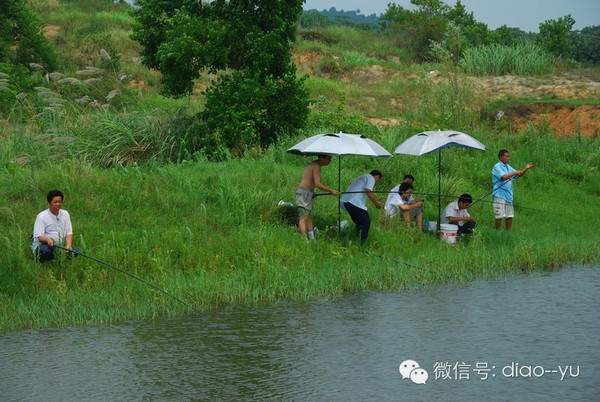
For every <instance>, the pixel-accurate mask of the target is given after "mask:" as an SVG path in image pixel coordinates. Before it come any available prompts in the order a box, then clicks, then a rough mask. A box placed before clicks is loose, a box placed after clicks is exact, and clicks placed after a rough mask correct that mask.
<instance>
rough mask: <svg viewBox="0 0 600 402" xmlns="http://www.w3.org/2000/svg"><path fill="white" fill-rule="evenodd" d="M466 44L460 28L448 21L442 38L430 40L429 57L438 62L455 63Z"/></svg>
mask: <svg viewBox="0 0 600 402" xmlns="http://www.w3.org/2000/svg"><path fill="white" fill-rule="evenodd" d="M467 46H468V42H467V38H466V37H465V36H464V35H463V33H462V30H461V29H460V28H459V27H458V26H457V25H455V24H454V23H453V22H450V23H448V27H447V29H446V32H444V37H443V38H442V40H441V41H439V42H431V46H430V50H429V55H430V56H429V57H430V58H431V59H432V60H435V61H438V62H442V63H451V64H457V63H458V61H459V60H460V58H461V56H462V54H463V52H464V50H465V49H466V48H467Z"/></svg>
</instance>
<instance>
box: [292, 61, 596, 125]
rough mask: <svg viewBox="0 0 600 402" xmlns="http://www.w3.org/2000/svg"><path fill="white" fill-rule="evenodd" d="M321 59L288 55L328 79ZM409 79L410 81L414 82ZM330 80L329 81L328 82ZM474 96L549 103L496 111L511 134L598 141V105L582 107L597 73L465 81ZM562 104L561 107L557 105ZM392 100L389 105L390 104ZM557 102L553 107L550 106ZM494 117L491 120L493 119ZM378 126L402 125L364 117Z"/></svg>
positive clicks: (385, 75)
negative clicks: (534, 132) (536, 130)
mask: <svg viewBox="0 0 600 402" xmlns="http://www.w3.org/2000/svg"><path fill="white" fill-rule="evenodd" d="M322 57H323V55H322V54H321V53H319V52H313V51H308V52H304V53H296V54H294V55H293V61H294V62H295V64H296V65H297V66H298V71H299V72H301V73H303V74H309V75H324V76H328V75H329V74H328V72H327V71H323V69H322V68H321V62H322ZM335 75H336V77H335V79H339V80H341V81H342V82H345V83H347V84H350V83H352V82H361V83H377V82H381V81H384V80H390V79H391V80H407V81H410V80H415V79H418V78H419V77H417V76H416V75H415V73H413V74H412V75H411V74H408V75H403V74H399V73H398V72H396V73H392V75H390V72H389V71H386V70H385V69H384V68H383V67H382V66H378V65H375V66H371V67H369V68H365V69H355V70H354V71H351V72H341V71H339V70H338V71H336V74H335ZM413 75H415V76H414V77H413ZM330 78H332V77H330ZM428 78H429V79H430V80H431V81H432V82H439V81H444V80H445V77H444V75H443V74H441V73H439V72H438V71H432V72H430V74H429V77H428ZM468 80H469V81H470V83H471V84H472V86H473V88H474V89H475V91H477V92H479V95H480V96H481V97H482V98H483V99H486V100H488V101H489V102H493V101H501V100H508V99H531V100H542V101H543V100H544V99H551V100H553V103H543V102H542V103H540V102H539V101H538V102H531V103H523V101H520V102H518V104H517V105H516V106H505V107H502V109H503V110H501V114H502V119H505V120H508V122H509V123H510V126H511V128H512V130H513V132H520V131H522V130H525V129H526V128H527V125H528V124H534V125H536V126H540V125H543V124H545V125H547V126H548V127H549V128H550V129H551V130H552V132H554V133H555V134H556V135H557V136H559V137H563V136H574V135H577V134H579V135H581V136H582V137H597V136H599V135H600V105H598V104H596V103H597V102H590V104H585V100H588V99H592V100H597V99H600V70H598V71H597V70H575V71H570V72H567V73H561V74H556V75H547V76H541V77H517V76H500V77H469V78H468ZM369 99H370V98H369V97H364V101H365V102H369ZM563 100H564V101H565V102H564V104H561V101H563ZM393 101H394V100H393V99H392V100H390V102H393ZM555 101H558V102H555ZM569 101H583V102H580V103H582V104H581V105H578V106H572V105H569V104H568V102H569ZM498 112H500V110H496V111H494V116H493V117H494V118H495V116H496V113H498ZM366 119H367V120H368V121H369V122H371V123H372V124H375V125H378V126H395V125H398V124H402V123H405V122H404V121H403V120H402V118H401V117H400V118H398V116H394V117H390V118H381V117H379V118H374V117H368V116H367V117H366Z"/></svg>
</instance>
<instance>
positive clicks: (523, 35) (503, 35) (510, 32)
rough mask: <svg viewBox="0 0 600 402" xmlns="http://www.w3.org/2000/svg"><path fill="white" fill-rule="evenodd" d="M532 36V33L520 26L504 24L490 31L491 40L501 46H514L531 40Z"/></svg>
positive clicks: (533, 36)
mask: <svg viewBox="0 0 600 402" xmlns="http://www.w3.org/2000/svg"><path fill="white" fill-rule="evenodd" d="M534 38H535V35H534V34H532V33H527V32H525V31H523V30H521V29H520V28H514V27H508V26H506V24H505V25H502V26H501V27H499V28H496V30H494V31H492V42H493V43H497V44H499V45H502V46H516V45H518V44H524V43H526V42H531V41H533V40H534Z"/></svg>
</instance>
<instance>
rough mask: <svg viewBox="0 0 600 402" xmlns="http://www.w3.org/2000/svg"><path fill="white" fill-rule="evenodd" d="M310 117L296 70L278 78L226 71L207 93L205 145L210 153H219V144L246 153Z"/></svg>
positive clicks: (203, 121)
mask: <svg viewBox="0 0 600 402" xmlns="http://www.w3.org/2000/svg"><path fill="white" fill-rule="evenodd" d="M274 116H276V117H278V118H274ZM307 117H308V91H307V90H306V89H305V88H304V86H301V85H297V79H296V74H295V70H294V69H291V70H290V71H289V72H288V73H287V74H285V75H283V76H279V77H275V76H273V75H270V76H267V77H263V76H260V75H257V74H253V73H252V71H249V70H237V71H234V72H233V73H232V74H223V75H221V76H220V77H219V81H218V84H217V85H215V86H213V87H211V88H210V89H209V90H208V91H207V93H206V108H205V109H204V111H203V112H202V113H201V122H200V127H201V128H202V130H201V131H202V132H204V133H205V136H204V137H203V138H202V139H201V141H200V143H201V149H202V150H203V152H204V153H205V154H206V155H208V156H209V157H215V156H219V155H215V152H220V151H219V146H220V145H224V146H225V147H226V148H228V149H229V150H231V151H233V152H234V153H235V154H242V153H243V152H244V150H245V149H246V148H250V147H255V146H268V145H271V144H274V143H275V142H276V141H277V139H278V138H279V137H281V136H286V135H293V134H295V133H296V131H297V130H298V128H300V127H302V126H304V124H305V122H306V119H307Z"/></svg>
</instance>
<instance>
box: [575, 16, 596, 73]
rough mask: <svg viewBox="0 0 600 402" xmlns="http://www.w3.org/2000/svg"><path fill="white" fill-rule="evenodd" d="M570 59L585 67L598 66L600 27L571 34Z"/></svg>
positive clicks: (586, 28) (592, 27)
mask: <svg viewBox="0 0 600 402" xmlns="http://www.w3.org/2000/svg"><path fill="white" fill-rule="evenodd" d="M571 44H572V51H571V57H572V58H573V59H575V60H577V61H578V62H580V63H583V64H585V65H600V25H596V26H591V27H585V28H583V29H582V30H581V31H578V32H575V33H573V36H572V38H571Z"/></svg>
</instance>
